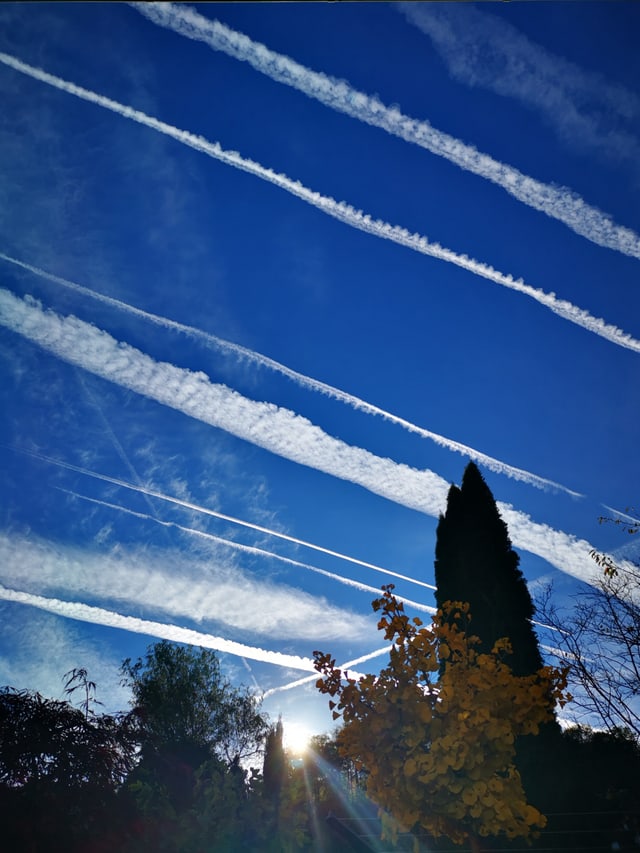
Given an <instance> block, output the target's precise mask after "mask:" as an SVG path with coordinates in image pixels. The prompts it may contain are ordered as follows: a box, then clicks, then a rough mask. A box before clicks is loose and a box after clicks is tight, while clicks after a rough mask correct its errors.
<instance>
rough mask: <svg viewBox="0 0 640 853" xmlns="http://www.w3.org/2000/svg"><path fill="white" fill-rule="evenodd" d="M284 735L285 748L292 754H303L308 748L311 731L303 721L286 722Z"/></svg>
mask: <svg viewBox="0 0 640 853" xmlns="http://www.w3.org/2000/svg"><path fill="white" fill-rule="evenodd" d="M282 735H283V737H282V739H283V743H284V748H285V749H286V750H287V751H288V752H289V753H290V754H291V755H292V756H298V755H302V754H303V753H304V752H305V751H306V750H307V747H308V745H309V738H310V737H311V732H310V731H309V729H308V728H307V727H306V726H304V725H303V724H302V723H294V722H290V723H287V722H285V723H284V725H283V732H282Z"/></svg>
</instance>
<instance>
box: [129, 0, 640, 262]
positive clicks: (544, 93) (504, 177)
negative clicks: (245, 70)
mask: <svg viewBox="0 0 640 853" xmlns="http://www.w3.org/2000/svg"><path fill="white" fill-rule="evenodd" d="M129 5H131V6H132V7H133V8H135V9H137V10H138V11H139V12H140V13H141V14H143V15H144V16H145V17H147V18H148V19H149V20H151V21H153V22H154V23H155V24H158V25H160V26H163V27H166V28H168V29H171V30H173V31H175V32H177V33H179V34H180V35H182V36H186V37H187V38H190V39H194V40H196V41H201V42H204V43H205V44H207V45H209V47H211V48H213V49H214V50H219V51H222V52H224V53H226V54H227V55H228V56H232V57H233V58H234V59H238V60H241V61H244V62H247V63H249V65H251V66H252V68H254V69H255V70H256V71H259V72H260V73H262V74H265V75H267V76H268V77H270V78H271V79H272V80H276V81H277V82H278V83H283V84H285V85H287V86H291V87H293V88H294V89H297V90H299V91H301V92H304V94H305V95H308V96H309V97H310V98H314V99H315V100H317V101H320V102H321V103H323V104H325V106H328V107H330V108H331V109H334V110H337V111H338V112H342V113H345V114H346V115H349V116H351V117H352V118H356V119H358V120H360V121H362V122H365V123H366V124H369V125H373V126H374V127H380V128H382V129H383V130H386V131H387V133H390V134H393V135H394V136H398V137H400V138H401V139H404V140H405V141H406V142H411V143H414V144H415V145H419V146H421V147H422V148H426V149H427V150H428V151H430V152H431V153H433V154H436V155H437V156H439V157H444V158H445V159H446V160H449V161H450V162H452V163H455V164H456V165H457V166H459V167H460V168H461V169H464V170H465V171H468V172H472V173H474V174H476V175H479V176H481V177H483V178H485V179H486V180H489V181H491V182H493V183H494V184H497V185H498V186H500V187H501V188H502V189H504V190H506V191H507V192H508V193H510V194H511V195H512V196H513V197H515V198H517V199H518V201H520V202H523V203H524V204H526V205H528V206H529V207H532V208H535V209H536V210H539V211H542V212H543V213H545V214H546V215H547V216H550V217H552V218H553V219H557V220H559V221H560V222H562V223H564V224H565V225H567V226H568V227H569V228H570V229H571V230H572V231H574V232H575V233H576V234H579V235H580V236H582V237H586V239H587V240H591V241H592V242H593V243H596V244H598V245H600V246H605V247H607V248H610V249H614V250H615V251H618V252H622V253H623V254H626V255H630V256H631V257H635V258H640V237H639V236H638V235H637V234H636V233H635V232H634V231H632V230H631V229H629V228H625V227H623V226H620V225H616V224H615V223H614V222H612V220H611V217H610V216H608V215H607V214H606V213H603V212H602V211H600V210H598V209H597V208H595V207H592V206H591V205H589V204H587V203H586V202H585V201H584V200H583V199H582V198H580V197H579V196H578V195H577V194H576V193H574V192H573V191H572V190H570V189H568V188H565V187H556V186H551V185H549V184H545V183H543V182H541V181H538V180H536V179H535V178H531V177H529V176H527V175H524V174H523V173H522V172H520V171H519V170H518V169H515V168H514V167H513V166H509V165H507V164H506V163H502V162H500V161H498V160H495V159H494V158H493V157H490V156H489V155H487V154H483V153H481V152H480V151H478V150H477V149H476V148H474V147H473V146H471V145H467V144H466V143H464V142H462V141H461V140H459V139H456V138H455V137H453V136H450V135H449V134H447V133H443V132H442V131H440V130H436V128H434V127H432V125H431V124H430V123H429V122H428V121H424V120H423V121H419V120H417V119H414V118H411V117H410V116H406V115H404V114H403V113H401V112H400V110H399V109H398V108H397V107H388V106H386V105H385V104H383V103H382V102H381V101H380V99H379V98H377V97H373V96H371V95H367V94H365V93H364V92H359V91H358V90H356V89H354V88H353V87H351V86H350V85H349V83H347V82H345V81H343V80H336V79H334V78H332V77H329V76H327V75H326V74H322V73H319V72H317V71H312V70H311V69H310V68H306V67H305V66H304V65H301V64H300V63H298V62H296V61H295V60H293V59H291V58H290V57H288V56H284V55H282V54H280V53H276V52H275V51H273V50H271V49H270V48H268V47H267V46H266V45H264V44H261V43H259V42H255V41H253V40H252V39H250V38H249V37H248V36H246V35H245V34H244V33H240V32H238V31H236V30H233V29H231V28H230V27H227V26H225V25H224V24H222V23H221V22H220V21H216V20H215V19H214V20H212V19H210V18H206V17H204V16H203V15H200V14H199V13H198V12H196V10H195V9H193V8H191V7H189V6H183V5H180V6H178V5H176V4H174V3H130V4H129ZM445 5H447V6H448V4H445ZM453 5H454V6H455V4H453ZM465 6H466V4H465ZM402 8H403V9H404V11H405V14H406V15H407V17H408V18H409V20H410V21H412V22H413V23H415V24H416V25H417V26H418V27H420V29H422V30H424V31H427V27H428V24H427V23H425V22H424V21H426V22H428V21H429V19H430V18H433V17H436V16H438V17H439V18H442V17H443V16H446V14H447V13H448V15H449V16H450V17H452V18H453V19H454V20H458V22H459V21H460V20H464V21H465V22H467V21H468V20H469V19H470V18H471V14H472V13H475V15H476V18H471V20H476V19H477V18H478V16H480V19H481V20H483V18H482V15H483V13H480V12H477V11H476V10H474V9H472V10H471V11H469V9H468V8H465V9H464V10H455V9H449V8H447V9H446V10H445V11H442V10H440V9H438V10H437V11H436V10H435V9H434V8H432V6H431V4H427V8H425V4H422V3H416V4H414V3H407V4H402ZM467 26H468V24H467ZM505 26H506V25H505ZM472 29H473V28H472ZM432 30H433V27H431V28H429V34H430V35H431V34H432ZM483 35H484V33H483ZM487 38H488V36H487ZM521 38H523V37H521ZM524 41H527V40H526V39H525V40H524ZM491 47H492V49H493V48H494V47H495V46H494V44H493V42H492V43H491ZM520 47H521V45H519V44H518V45H517V46H515V47H514V49H513V56H511V54H509V59H510V60H511V62H513V60H514V58H517V59H518V61H520V58H521V50H520ZM529 52H530V51H527V54H528V53H529ZM468 53H470V52H469V51H465V50H464V47H463V48H462V49H461V48H460V45H456V49H455V50H454V52H453V55H454V57H455V59H456V60H458V59H459V57H462V56H464V57H466V56H467V54H468ZM483 58H484V55H483ZM461 61H462V62H463V63H464V62H467V61H468V60H465V59H463V60H461ZM559 62H560V61H559V60H558V63H559ZM565 64H566V65H569V63H565ZM554 68H555V67H554V66H552V67H551V69H550V70H548V71H546V73H545V74H544V75H542V74H541V75H540V79H539V80H538V79H535V78H534V79H533V80H531V81H529V80H527V79H526V78H525V79H523V75H522V74H517V73H516V74H513V73H512V68H511V65H509V68H508V69H507V70H506V71H504V73H502V74H501V75H500V78H501V79H503V80H505V81H506V82H504V83H503V84H502V85H503V86H508V85H509V84H510V83H511V81H512V78H513V80H514V81H515V82H513V83H511V85H512V86H513V87H518V88H519V90H520V91H521V92H522V91H526V93H527V94H528V95H529V97H530V98H531V97H532V94H533V93H535V95H536V103H537V102H543V103H544V104H547V102H548V100H549V95H550V89H549V83H550V80H553V87H552V88H551V94H552V95H556V93H557V92H558V91H561V87H562V83H558V82H557V80H562V79H563V74H562V73H559V74H558V76H557V77H556V75H555V74H554V73H553V72H554ZM516 70H517V69H516ZM560 70H562V71H564V66H561V65H558V71H560ZM476 73H477V72H476ZM594 76H595V75H594ZM575 77H576V75H575V73H574V74H573V75H572V76H571V78H570V81H571V82H573V81H574V80H575ZM567 82H569V81H567ZM589 82H590V79H589V78H587V80H585V82H584V83H583V84H582V85H581V86H580V88H579V89H578V93H579V94H580V95H583V96H584V95H585V94H587V93H588V94H590V93H591V92H590V90H589V89H588V85H589ZM540 84H545V85H544V86H542V85H540ZM600 88H602V86H600ZM610 88H611V89H613V88H614V87H610ZM606 93H607V95H608V94H609V89H607V90H606ZM618 95H619V97H622V96H623V95H624V93H623V92H620V93H618ZM631 97H633V96H631ZM631 97H629V98H628V99H626V100H625V103H629V104H631V103H634V104H637V99H635V101H632V100H631ZM555 100H556V101H558V104H557V106H558V111H559V112H564V114H565V116H566V117H565V122H568V121H569V116H571V115H572V111H571V110H569V109H568V106H571V104H570V103H569V104H567V103H566V101H567V98H566V97H565V98H559V97H558V96H557V95H556V98H555ZM573 112H574V113H575V112H576V111H575V110H574V111H573ZM579 119H582V120H579ZM574 123H575V125H576V127H575V128H574V129H575V130H576V131H577V130H581V131H582V132H583V131H584V128H585V125H586V127H587V129H589V126H590V124H589V122H588V120H586V119H583V117H582V115H581V114H579V113H577V115H576V117H575V120H574ZM594 135H595V131H592V132H591V134H590V136H591V137H592V138H593V137H594ZM603 136H604V134H603ZM599 141H600V142H601V144H616V143H618V144H619V146H620V147H622V148H623V149H624V150H625V151H627V150H628V149H629V146H630V144H631V142H632V141H635V140H630V139H627V137H626V135H624V134H622V135H620V140H616V139H615V137H614V139H612V140H611V142H609V137H608V136H607V138H606V139H604V138H603V139H602V140H599ZM635 147H636V149H637V143H636V146H635ZM636 156H637V155H636Z"/></svg>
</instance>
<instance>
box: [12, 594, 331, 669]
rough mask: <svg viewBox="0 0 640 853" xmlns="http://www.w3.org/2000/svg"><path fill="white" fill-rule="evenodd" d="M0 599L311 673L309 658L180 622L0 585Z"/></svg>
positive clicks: (311, 664)
mask: <svg viewBox="0 0 640 853" xmlns="http://www.w3.org/2000/svg"><path fill="white" fill-rule="evenodd" d="M0 599H2V600H3V601H13V602H16V603H18V604H28V605H30V606H31V607H38V608H40V609H41V610H46V611H48V612H49V613H55V614H56V615H58V616H64V617H65V618H66V619H77V620H78V621H79V622H90V623H91V624H92V625H107V626H108V627H110V628H119V629H121V630H123V631H131V632H132V633H135V634H148V635H149V636H151V637H160V638H161V639H163V640H170V641H171V642H172V643H186V644H188V645H191V646H202V647H203V648H207V649H215V650H216V651H219V652H224V653H226V654H230V655H238V656H240V657H247V658H250V659H251V660H257V661H261V662H262V663H272V664H274V665H275V666H284V667H292V668H294V669H302V670H306V671H308V672H314V667H313V661H312V660H311V659H310V658H304V657H299V656H298V655H287V654H282V653H281V652H272V651H268V650H267V649H259V648H256V647H255V646H246V645H244V643H236V642H234V641H233V640H225V639H224V638H223V637H215V636H214V635H213V634H204V633H202V632H201V631H193V630H191V629H190V628H181V627H180V626H179V625H166V624H165V623H163V622H152V621H150V620H149V619H138V618H137V617H134V616H123V615H122V614H121V613H116V612H115V611H113V610H105V609H104V608H103V607H94V606H93V605H90V604H82V603H80V602H77V601H62V600H60V599H59V598H47V597H45V596H42V595H33V594H32V593H29V592H21V591H20V590H16V589H8V588H7V587H5V586H3V585H2V584H0Z"/></svg>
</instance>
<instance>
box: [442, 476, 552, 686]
mask: <svg viewBox="0 0 640 853" xmlns="http://www.w3.org/2000/svg"><path fill="white" fill-rule="evenodd" d="M518 563H519V557H518V555H517V554H516V552H515V551H514V550H513V548H512V547H511V542H510V540H509V534H508V532H507V526H506V524H505V523H504V521H503V520H502V518H501V517H500V513H499V512H498V508H497V506H496V502H495V500H494V497H493V495H492V494H491V491H490V489H489V487H488V486H487V484H486V483H485V481H484V479H483V477H482V475H481V474H480V471H479V470H478V468H477V467H476V465H475V464H474V463H473V462H470V463H469V464H468V465H467V467H466V469H465V472H464V475H463V477H462V485H461V486H460V488H458V486H455V485H454V486H451V489H450V490H449V495H448V498H447V510H446V512H445V514H444V515H441V516H440V521H439V524H438V529H437V539H436V560H435V570H436V571H435V577H436V585H437V592H436V602H437V605H438V607H441V606H442V604H443V603H444V602H445V601H466V602H468V603H469V605H470V612H471V617H472V618H471V632H472V633H473V634H477V635H478V636H479V637H480V640H481V646H479V651H481V652H488V651H490V650H491V648H492V646H493V644H494V643H495V641H496V640H498V639H499V638H501V637H508V638H509V639H510V640H511V643H512V646H513V655H512V656H511V657H510V658H509V665H510V666H511V668H512V669H513V672H514V673H515V674H516V675H530V674H532V673H534V672H537V670H539V669H540V667H541V666H542V659H541V657H540V651H539V649H538V640H537V638H536V635H535V632H534V630H533V627H532V625H531V622H530V620H531V618H532V617H533V614H534V606H533V602H532V601H531V596H530V595H529V590H528V589H527V585H526V582H525V580H524V577H523V575H522V572H521V571H520V569H519V568H518Z"/></svg>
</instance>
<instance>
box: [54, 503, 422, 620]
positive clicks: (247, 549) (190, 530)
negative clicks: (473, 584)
mask: <svg viewBox="0 0 640 853" xmlns="http://www.w3.org/2000/svg"><path fill="white" fill-rule="evenodd" d="M60 491H63V492H66V493H67V494H69V495H72V496H73V497H76V498H79V499H80V500H83V501H89V502H90V503H93V504H97V505H99V506H103V507H106V508H107V509H114V510H116V511H117V512H123V513H126V514H128V515H133V516H135V517H136V518H142V519H144V520H145V521H151V522H153V523H155V524H160V525H162V526H163V527H170V528H173V529H174V530H180V531H181V532H182V533H187V534H188V535H190V536H196V537H198V538H200V539H206V540H208V541H209V542H215V543H217V544H218V545H223V546H224V547H226V548H231V549H232V550H234V551H242V552H244V553H245V554H251V555H252V556H254V557H266V558H267V559H270V560H277V561H279V562H281V563H286V564H287V565H288V566H293V567H295V568H296V569H304V570H305V571H307V572H313V573H314V574H318V575H322V576H323V577H325V578H329V579H330V580H334V581H337V582H338V583H341V584H344V585H345V586H349V587H351V588H352V589H357V590H360V592H369V593H374V594H375V595H379V594H380V588H379V587H375V586H370V585H369V584H365V583H361V582H360V581H357V580H353V578H347V577H345V576H344V575H338V574H336V573H335V572H328V571H326V570H325V569H320V568H318V566H311V565H309V563H303V562H301V561H300V560H293V559H291V558H290V557H283V556H281V555H280V554H275V553H274V552H273V551H267V550H265V549H264V548H257V547H255V546H254V545H244V544H243V543H241V542H235V541H234V540H233V539H225V538H224V537H222V536H215V535H214V534H213V533H206V532H205V531H204V530H197V529H196V528H194V527H185V526H184V525H182V524H177V523H176V522H175V521H162V520H161V519H159V518H158V517H157V516H155V515H148V514H147V513H146V512H136V511H135V510H132V509H129V508H128V507H125V506H121V505H120V504H114V503H110V502H109V501H102V500H99V499H98V498H90V497H88V496H87V495H80V494H78V493H77V492H72V491H71V490H69V489H60ZM368 568H370V569H373V570H374V571H379V572H382V573H383V574H385V575H391V576H393V577H397V576H398V575H397V573H396V572H389V571H388V570H387V569H383V568H381V567H379V566H373V565H372V564H369V566H368ZM411 580H412V582H413V583H419V584H420V586H428V584H425V583H424V582H423V581H416V580H414V579H411ZM431 588H432V589H435V586H432V587H431ZM396 598H397V599H399V600H400V601H402V602H404V603H405V604H408V605H410V606H411V607H414V608H415V609H417V610H422V611H424V612H425V613H431V614H433V613H435V607H429V606H428V605H426V604H421V603H420V602H417V601H412V600H411V599H409V598H405V597H404V596H401V595H397V594H396Z"/></svg>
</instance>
